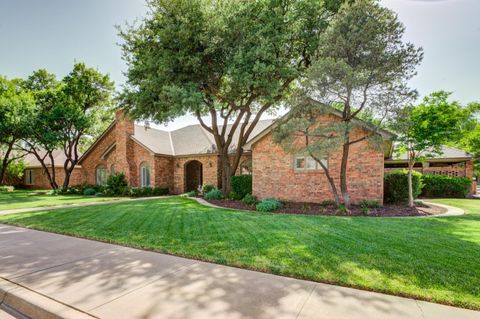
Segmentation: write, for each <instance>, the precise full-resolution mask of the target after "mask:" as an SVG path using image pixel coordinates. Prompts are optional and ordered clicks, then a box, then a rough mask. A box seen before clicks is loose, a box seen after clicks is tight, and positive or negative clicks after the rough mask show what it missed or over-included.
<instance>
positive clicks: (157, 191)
mask: <svg viewBox="0 0 480 319" xmlns="http://www.w3.org/2000/svg"><path fill="white" fill-rule="evenodd" d="M152 193H153V195H155V196H163V195H168V193H169V190H168V187H154V188H153V191H152Z"/></svg>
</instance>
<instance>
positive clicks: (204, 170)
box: [26, 111, 393, 203]
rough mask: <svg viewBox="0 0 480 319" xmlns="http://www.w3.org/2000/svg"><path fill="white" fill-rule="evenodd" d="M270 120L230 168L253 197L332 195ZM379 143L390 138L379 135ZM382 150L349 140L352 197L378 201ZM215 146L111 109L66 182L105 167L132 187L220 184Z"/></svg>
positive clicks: (90, 180)
mask: <svg viewBox="0 0 480 319" xmlns="http://www.w3.org/2000/svg"><path fill="white" fill-rule="evenodd" d="M337 120H338V114H335V111H332V112H331V114H328V115H323V117H322V118H319V121H337ZM357 124H358V125H357V126H356V128H355V129H354V130H353V131H352V133H351V134H352V138H353V139H356V138H359V137H361V136H364V135H365V134H371V131H369V128H368V127H367V126H366V125H365V123H363V122H361V121H357ZM274 127H275V122H274V121H272V120H263V121H260V122H259V123H258V124H257V126H256V127H255V129H254V130H253V132H252V134H251V137H250V139H249V141H248V143H247V144H246V145H245V147H244V155H243V157H242V160H241V164H240V166H239V168H238V170H237V172H236V174H252V176H253V193H254V195H256V196H257V197H259V198H266V197H275V198H279V199H282V200H289V201H301V202H321V201H323V200H328V199H331V198H332V195H331V190H330V187H329V184H328V181H327V180H326V177H325V174H324V172H323V170H322V169H321V167H319V166H318V165H317V164H316V163H315V162H314V161H313V160H312V159H311V158H309V157H308V156H307V157H306V156H304V155H301V154H298V155H292V154H287V153H285V152H284V151H283V149H282V148H281V147H280V146H279V145H277V144H275V143H273V141H272V136H271V135H272V134H271V132H272V129H273V128H274ZM227 129H229V128H227ZM379 134H381V135H382V137H383V138H384V140H385V141H388V140H389V139H390V137H392V136H393V135H392V134H391V133H390V132H387V131H381V132H380V133H379ZM233 140H236V138H234V139H233ZM386 145H391V143H388V142H386ZM234 148H235V146H234V145H233V146H232V149H234ZM385 149H387V150H388V151H384V150H382V149H378V148H377V149H375V148H372V147H370V146H369V145H368V142H367V141H362V142H360V143H357V144H354V145H353V146H352V147H351V151H350V156H349V162H348V178H349V180H348V189H349V191H350V196H351V199H352V202H353V203H355V202H358V201H360V200H362V199H373V200H377V201H380V202H382V200H383V175H384V165H385V164H384V163H385V158H387V159H388V158H389V156H390V155H391V154H390V153H391V152H390V151H391V147H386V148H385ZM215 150H216V147H215V141H214V138H213V136H212V135H211V134H210V133H209V132H208V131H206V130H205V129H204V128H202V127H201V126H200V125H190V126H187V127H184V128H181V129H178V130H174V131H170V132H167V131H163V130H158V129H154V128H150V127H148V126H141V125H137V124H135V123H134V122H133V121H130V120H129V119H128V118H125V117H124V116H123V113H122V112H117V114H116V119H115V121H114V122H113V123H112V124H111V125H110V126H109V127H108V128H107V130H106V131H105V132H104V133H103V134H102V135H101V136H100V137H99V138H98V139H97V140H96V141H95V142H94V143H93V144H92V145H91V147H90V148H89V149H88V150H87V151H86V152H85V153H84V154H83V155H82V157H81V158H80V162H79V166H77V168H76V169H75V173H74V176H73V179H72V183H71V185H72V186H73V185H79V184H103V183H105V181H106V179H107V177H108V176H109V175H110V174H114V173H117V172H123V173H124V174H125V176H126V178H127V181H128V183H129V185H130V186H132V187H146V186H155V187H166V188H168V189H169V190H170V192H171V193H173V194H181V193H184V192H188V191H191V190H195V189H198V187H199V186H201V185H205V184H211V185H214V186H217V187H220V186H221V176H220V161H219V156H218V154H217V153H216V151H215ZM389 152H390V153H389ZM59 156H60V155H59ZM340 160H341V154H340V152H338V153H334V154H331V156H330V157H329V158H326V159H325V163H326V164H327V165H328V167H329V168H330V171H331V173H332V175H333V176H334V177H335V181H336V182H337V183H338V184H339V170H340ZM58 163H61V161H60V160H59V161H58ZM59 169H60V168H59ZM29 170H31V172H32V173H31V174H33V176H34V177H32V178H31V179H30V178H29V176H30V175H26V181H27V180H29V181H30V182H31V184H33V185H32V186H33V187H36V188H48V181H46V176H44V177H43V178H42V177H40V176H42V173H41V169H40V168H38V170H37V168H34V167H31V168H30V167H29ZM60 170H61V171H62V172H60V171H59V173H58V174H57V176H58V177H59V178H58V179H57V182H58V183H59V184H60V185H61V182H63V176H62V175H63V169H60ZM29 174H30V173H29Z"/></svg>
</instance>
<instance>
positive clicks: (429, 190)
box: [422, 174, 472, 198]
mask: <svg viewBox="0 0 480 319" xmlns="http://www.w3.org/2000/svg"><path fill="white" fill-rule="evenodd" d="M422 183H423V189H422V196H424V197H435V198H465V197H466V196H467V195H468V194H469V192H470V187H471V184H472V181H471V179H470V178H468V177H451V176H446V175H433V174H424V175H423V176H422Z"/></svg>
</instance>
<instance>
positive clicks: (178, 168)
mask: <svg viewBox="0 0 480 319" xmlns="http://www.w3.org/2000/svg"><path fill="white" fill-rule="evenodd" d="M192 160H197V161H199V162H200V163H202V169H203V185H205V184H210V185H214V186H216V187H218V182H219V181H218V173H217V170H218V169H219V166H218V156H217V155H198V156H188V157H175V158H174V159H173V192H174V193H175V194H181V193H184V191H185V164H187V163H188V162H190V161H192Z"/></svg>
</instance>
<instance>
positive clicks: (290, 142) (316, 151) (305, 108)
mask: <svg viewBox="0 0 480 319" xmlns="http://www.w3.org/2000/svg"><path fill="white" fill-rule="evenodd" d="M292 104H293V105H295V107H292V109H291V111H290V112H289V113H288V114H287V116H286V117H285V118H283V119H281V120H280V122H279V124H278V126H277V127H276V128H275V130H274V131H273V141H274V142H275V143H278V144H280V145H281V146H282V148H283V149H284V150H285V151H286V152H288V153H291V154H306V155H308V156H310V157H312V158H313V159H314V160H315V162H317V163H318V165H319V166H320V167H321V168H322V169H323V171H324V172H325V176H326V178H327V180H328V183H329V184H330V188H331V190H332V194H333V198H334V200H335V204H336V205H337V206H338V205H339V204H340V196H339V193H338V189H337V185H336V184H335V179H334V176H332V174H331V172H330V169H329V167H328V166H327V165H325V161H324V160H325V159H328V158H329V157H330V155H331V154H332V153H333V152H335V151H338V148H339V147H340V146H341V145H342V138H341V137H340V136H339V135H338V134H336V129H335V128H334V127H332V125H331V124H329V123H319V121H318V118H319V116H320V115H322V114H326V111H327V108H325V107H321V106H320V105H318V104H317V103H311V102H310V101H308V100H307V101H305V100H303V99H302V98H301V97H300V98H299V99H297V100H296V101H295V102H293V101H292Z"/></svg>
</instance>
